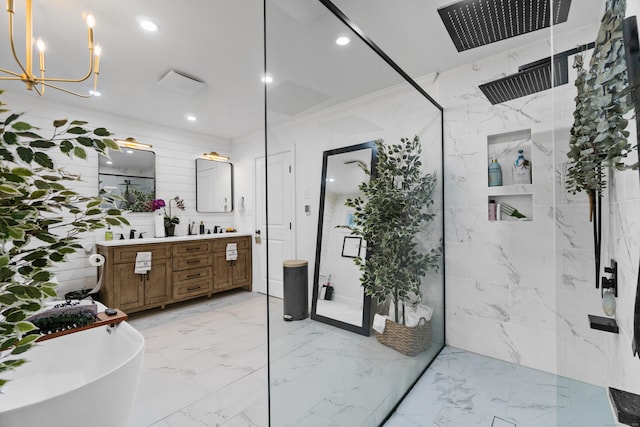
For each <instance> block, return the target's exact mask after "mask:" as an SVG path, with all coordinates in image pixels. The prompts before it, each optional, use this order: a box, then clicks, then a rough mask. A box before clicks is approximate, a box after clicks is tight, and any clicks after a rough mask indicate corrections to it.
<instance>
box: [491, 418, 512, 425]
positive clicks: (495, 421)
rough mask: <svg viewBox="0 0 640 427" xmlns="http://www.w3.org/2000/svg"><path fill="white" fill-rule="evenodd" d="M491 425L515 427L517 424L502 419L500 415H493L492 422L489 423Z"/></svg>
mask: <svg viewBox="0 0 640 427" xmlns="http://www.w3.org/2000/svg"><path fill="white" fill-rule="evenodd" d="M491 427H517V426H516V425H515V424H514V423H512V422H510V421H506V420H503V419H502V418H500V417H493V422H492V423H491Z"/></svg>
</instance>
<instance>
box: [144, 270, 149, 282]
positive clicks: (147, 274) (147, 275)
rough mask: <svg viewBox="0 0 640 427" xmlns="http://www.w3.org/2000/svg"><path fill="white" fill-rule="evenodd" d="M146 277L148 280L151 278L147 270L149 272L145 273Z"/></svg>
mask: <svg viewBox="0 0 640 427" xmlns="http://www.w3.org/2000/svg"><path fill="white" fill-rule="evenodd" d="M145 277H146V279H147V280H149V272H148V271H147V273H146V274H145Z"/></svg>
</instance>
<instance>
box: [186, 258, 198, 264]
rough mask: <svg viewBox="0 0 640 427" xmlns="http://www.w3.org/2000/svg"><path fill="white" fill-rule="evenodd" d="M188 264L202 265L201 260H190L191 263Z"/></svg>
mask: <svg viewBox="0 0 640 427" xmlns="http://www.w3.org/2000/svg"><path fill="white" fill-rule="evenodd" d="M187 264H200V260H199V259H190V260H189V261H187Z"/></svg>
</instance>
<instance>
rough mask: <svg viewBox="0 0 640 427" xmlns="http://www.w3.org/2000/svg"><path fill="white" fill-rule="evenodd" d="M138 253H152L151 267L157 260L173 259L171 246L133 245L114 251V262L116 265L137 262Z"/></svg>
mask: <svg viewBox="0 0 640 427" xmlns="http://www.w3.org/2000/svg"><path fill="white" fill-rule="evenodd" d="M138 252H151V266H153V261H154V260H156V259H165V258H170V257H171V247H170V246H169V245H154V244H147V245H133V246H121V247H117V248H114V250H113V262H114V263H115V264H123V263H127V262H136V255H137V254H138Z"/></svg>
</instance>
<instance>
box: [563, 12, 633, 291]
mask: <svg viewBox="0 0 640 427" xmlns="http://www.w3.org/2000/svg"><path fill="white" fill-rule="evenodd" d="M625 11H626V1H625V0H607V2H606V6H605V13H604V16H603V17H602V21H601V23H600V28H599V30H598V37H597V39H596V46H595V50H594V53H593V55H592V57H591V61H590V64H589V71H586V70H585V69H584V68H583V58H582V55H577V56H576V58H575V63H574V68H575V69H576V70H577V78H576V81H575V86H576V89H577V95H576V97H575V103H576V109H575V111H574V113H573V117H574V123H573V126H572V127H571V134H570V139H569V152H568V154H567V156H568V158H569V167H568V170H567V179H566V184H565V185H566V188H567V190H568V191H569V192H571V193H572V194H576V193H579V192H585V193H586V194H587V197H588V199H589V219H590V221H592V222H593V238H594V256H595V270H596V286H597V285H598V284H599V279H600V251H601V237H602V224H601V223H602V219H601V213H602V191H603V190H604V189H605V188H606V177H605V170H606V168H607V167H609V168H613V169H615V170H620V171H622V170H626V169H637V168H638V163H635V164H632V165H627V164H625V158H626V157H627V155H628V153H629V152H630V151H631V150H632V149H634V148H635V149H637V145H636V146H635V147H632V146H631V144H630V143H629V141H628V137H629V132H628V131H626V128H627V125H628V121H627V119H625V117H624V116H625V114H626V113H628V112H629V111H630V110H631V108H632V104H631V100H630V97H629V94H630V88H629V83H628V76H627V65H626V61H625V49H624V40H623V36H622V22H623V20H624V15H625Z"/></svg>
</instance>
